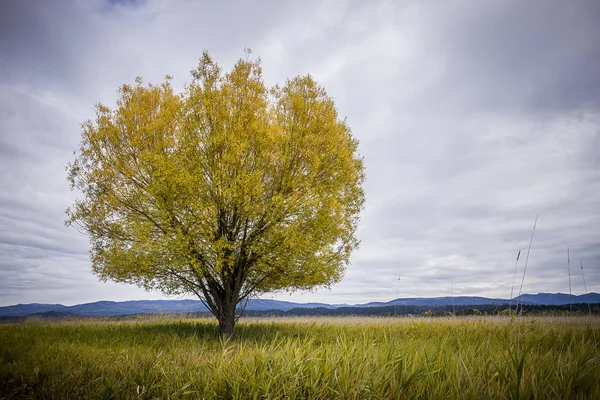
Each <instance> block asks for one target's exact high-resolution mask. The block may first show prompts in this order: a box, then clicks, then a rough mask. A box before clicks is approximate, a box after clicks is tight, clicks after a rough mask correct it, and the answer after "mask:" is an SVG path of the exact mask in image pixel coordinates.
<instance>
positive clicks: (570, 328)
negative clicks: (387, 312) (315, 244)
mask: <svg viewBox="0 0 600 400" xmlns="http://www.w3.org/2000/svg"><path fill="white" fill-rule="evenodd" d="M599 376H600V318H598V317H570V318H569V317H560V318H558V317H538V318H531V317H525V318H518V319H510V318H508V317H463V318H457V317H450V318H445V317H442V318H408V317H403V318H362V317H361V318H357V317H341V318H293V319H292V318H289V319H283V318H273V319H245V320H244V319H242V320H241V321H240V322H239V323H238V325H237V327H236V337H235V338H234V339H233V340H230V341H224V340H221V339H219V337H218V328H217V324H216V321H212V320H208V319H178V318H176V317H161V318H157V317H152V318H140V317H137V318H128V319H122V320H114V319H107V320H99V319H93V320H71V321H58V322H47V321H29V322H25V323H18V324H4V325H0V398H224V399H229V398H296V399H297V398H309V399H328V398H354V399H365V398H392V399H393V398H407V399H409V398H419V397H421V398H444V399H446V398H477V399H486V398H515V399H516V398H561V399H562V398H600V380H599V379H598V377H599Z"/></svg>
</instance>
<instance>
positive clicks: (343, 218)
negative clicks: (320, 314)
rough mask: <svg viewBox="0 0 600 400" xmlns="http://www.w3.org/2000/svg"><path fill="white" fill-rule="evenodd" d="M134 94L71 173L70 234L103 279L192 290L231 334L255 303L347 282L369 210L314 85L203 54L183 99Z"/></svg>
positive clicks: (102, 112) (156, 90)
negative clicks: (75, 232)
mask: <svg viewBox="0 0 600 400" xmlns="http://www.w3.org/2000/svg"><path fill="white" fill-rule="evenodd" d="M170 80H171V78H170V77H169V76H167V78H166V80H165V82H163V83H162V84H160V85H152V84H150V85H146V86H145V85H143V84H142V81H141V79H140V78H137V79H136V84H135V85H123V86H121V87H120V89H119V97H118V100H117V103H116V107H115V108H114V109H110V108H108V107H106V106H104V105H101V104H100V105H97V106H96V117H95V119H94V120H90V121H87V122H85V123H84V124H83V125H82V140H81V142H80V146H79V149H78V151H76V152H75V153H74V154H75V159H74V161H73V162H72V163H70V164H69V165H68V167H67V171H68V179H69V181H70V183H71V189H72V190H77V191H79V192H81V194H82V198H80V199H78V200H76V201H75V202H74V204H73V205H72V206H71V207H70V208H69V209H68V210H67V216H68V219H67V221H66V224H67V225H74V226H76V227H78V228H79V229H80V230H81V231H83V232H84V233H86V234H87V235H89V239H90V244H91V250H90V259H91V263H92V269H93V271H94V273H95V274H97V275H98V276H99V277H100V278H101V279H103V280H104V281H106V280H108V279H111V280H115V281H118V282H128V283H133V284H137V285H139V286H141V287H143V288H145V289H147V290H152V289H156V290H159V291H161V292H163V293H166V294H183V293H193V294H194V295H196V296H198V297H199V298H200V300H201V301H202V302H203V303H204V304H205V305H206V307H207V308H208V309H209V310H210V311H211V312H212V313H213V314H214V315H215V317H216V318H217V319H218V321H219V329H220V333H221V334H222V335H226V336H231V335H233V329H234V324H235V321H236V318H237V313H236V309H237V310H238V311H239V309H240V306H241V305H243V304H244V303H243V302H244V301H246V300H247V299H248V298H249V296H252V295H256V294H259V293H264V292H271V291H278V290H290V291H291V290H295V289H311V288H314V287H317V286H329V285H331V284H332V283H335V282H337V281H339V280H340V279H341V277H342V275H343V272H344V269H345V266H346V265H347V264H348V262H349V259H350V254H351V251H352V250H353V249H354V248H355V247H356V246H357V245H358V241H357V239H356V237H355V231H356V227H357V223H358V217H359V212H360V210H361V208H362V205H363V203H364V192H363V189H362V184H363V181H364V179H365V175H364V168H363V161H362V159H361V158H360V157H359V156H358V153H357V146H358V142H357V140H356V139H355V138H354V137H353V136H352V135H351V132H350V129H349V127H348V125H347V124H346V122H345V120H341V119H340V118H339V117H338V113H337V111H336V108H335V105H334V102H333V100H332V99H331V98H330V97H329V96H328V95H327V94H326V92H325V90H324V89H323V88H322V87H320V86H319V85H317V83H316V82H315V81H314V80H313V79H312V78H311V77H310V76H303V77H296V78H293V79H289V80H287V81H286V83H285V85H284V86H281V87H280V86H277V85H276V86H274V87H272V88H270V89H269V88H267V87H266V85H265V83H264V82H263V79H262V74H261V66H260V59H258V60H252V59H249V58H248V57H246V59H240V60H239V61H238V62H237V63H236V64H235V66H234V67H233V68H232V70H231V71H230V72H228V73H224V72H223V71H222V69H221V68H220V67H219V66H218V65H217V64H216V63H215V62H214V61H213V60H212V59H211V58H210V56H209V55H208V53H207V52H204V54H203V56H202V58H201V59H200V62H199V65H198V67H197V69H195V70H193V71H192V81H191V83H189V84H187V85H186V87H185V90H184V92H183V93H182V94H179V95H178V94H176V93H175V92H174V90H173V88H172V86H171V84H170Z"/></svg>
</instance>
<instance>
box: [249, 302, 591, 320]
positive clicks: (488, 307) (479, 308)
mask: <svg viewBox="0 0 600 400" xmlns="http://www.w3.org/2000/svg"><path fill="white" fill-rule="evenodd" d="M515 308H516V305H515V304H513V305H512V308H511V309H512V312H513V313H514V312H515ZM570 310H571V311H570ZM518 312H519V314H527V315H564V314H569V313H573V314H579V315H585V314H588V313H592V314H594V315H600V303H595V304H590V305H589V306H588V304H573V305H572V306H571V307H570V306H569V305H560V306H557V305H528V304H519V311H518ZM508 314H509V310H508V304H502V305H495V304H483V305H476V306H473V305H467V306H454V307H453V306H452V305H449V306H435V307H431V306H385V307H339V308H324V307H319V308H293V309H291V310H287V311H283V310H260V311H259V310H245V311H244V312H243V313H242V316H245V317H302V316H369V317H371V316H372V317H375V316H377V317H393V316H410V315H412V316H425V317H427V316H431V317H440V316H451V315H457V316H459V315H508Z"/></svg>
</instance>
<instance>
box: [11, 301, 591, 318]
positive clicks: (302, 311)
mask: <svg viewBox="0 0 600 400" xmlns="http://www.w3.org/2000/svg"><path fill="white" fill-rule="evenodd" d="M515 308H516V305H515V304H513V305H512V308H511V310H512V313H515ZM518 313H519V314H520V315H534V316H535V315H539V316H545V315H547V316H560V315H588V314H592V315H600V303H593V304H590V305H588V304H573V305H572V306H569V305H559V306H557V305H530V304H519V311H518ZM455 315H456V316H465V315H475V316H478V315H481V316H483V315H509V310H508V304H502V305H494V304H483V305H476V306H473V305H467V306H465V305H461V306H454V307H453V306H451V305H450V306H435V307H428V306H385V307H339V308H324V307H318V308H293V309H291V310H287V311H284V310H245V311H243V312H242V316H244V317H308V316H324V317H327V316H331V317H337V316H339V317H342V316H364V317H394V316H397V317H407V316H415V317H416V316H418V317H446V316H455ZM156 316H171V317H179V318H181V317H183V318H210V317H212V314H210V313H209V312H190V313H143V314H129V315H114V316H84V315H79V314H72V313H65V312H56V311H49V312H44V313H38V314H31V315H26V316H20V317H0V323H14V322H23V321H35V320H69V319H90V320H94V319H101V320H108V321H110V320H121V319H130V318H142V319H146V318H154V317H156Z"/></svg>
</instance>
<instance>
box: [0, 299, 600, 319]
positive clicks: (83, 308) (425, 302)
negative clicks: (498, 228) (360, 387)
mask: <svg viewBox="0 0 600 400" xmlns="http://www.w3.org/2000/svg"><path fill="white" fill-rule="evenodd" d="M517 301H519V302H521V303H523V304H529V305H568V304H569V303H572V304H581V303H600V294H598V293H588V294H587V295H580V296H569V295H568V294H563V293H538V294H523V295H521V296H519V297H517V298H515V299H513V304H514V303H516V302H517ZM508 302H509V300H508V299H490V298H487V297H475V296H457V297H433V298H426V297H423V298H420V297H419V298H399V299H394V300H392V301H388V302H371V303H366V304H356V305H348V304H326V303H294V302H291V301H280V300H272V299H252V300H250V301H249V302H248V304H247V307H246V310H247V311H289V310H292V309H307V308H310V309H317V308H318V309H324V310H327V309H338V308H348V307H352V308H368V307H394V306H398V307H400V306H411V307H447V306H452V305H454V306H480V305H502V304H508ZM206 311H208V310H207V309H206V307H205V306H204V305H203V304H202V302H200V301H199V300H132V301H120V302H115V301H98V302H95V303H86V304H77V305H74V306H64V305H62V304H38V303H33V304H17V305H13V306H6V307H0V317H21V316H26V315H33V314H44V313H51V314H56V315H62V314H69V315H81V316H117V315H133V314H161V313H194V312H206Z"/></svg>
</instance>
